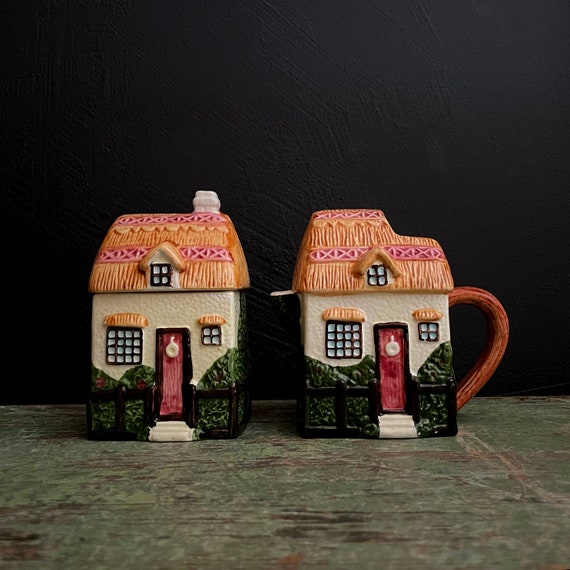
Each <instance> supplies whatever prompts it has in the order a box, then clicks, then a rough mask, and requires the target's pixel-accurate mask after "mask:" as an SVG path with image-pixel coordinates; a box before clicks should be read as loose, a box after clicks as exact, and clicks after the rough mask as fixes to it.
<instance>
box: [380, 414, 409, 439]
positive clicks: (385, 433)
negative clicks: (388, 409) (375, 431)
mask: <svg viewBox="0 0 570 570" xmlns="http://www.w3.org/2000/svg"><path fill="white" fill-rule="evenodd" d="M378 423H379V426H380V439H405V438H412V437H418V432H417V430H416V426H415V424H414V420H413V419H412V416H409V415H408V414H383V415H381V416H379V417H378Z"/></svg>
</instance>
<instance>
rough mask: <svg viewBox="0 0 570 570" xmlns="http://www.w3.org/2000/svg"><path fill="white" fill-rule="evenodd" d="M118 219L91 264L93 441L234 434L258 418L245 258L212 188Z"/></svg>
mask: <svg viewBox="0 0 570 570" xmlns="http://www.w3.org/2000/svg"><path fill="white" fill-rule="evenodd" d="M193 205H194V211H193V212H191V213H186V214H184V213H182V214H132V215H124V216H120V217H119V218H117V220H115V222H114V223H113V224H112V226H111V228H110V229H109V230H108V232H107V234H106V236H105V238H104V240H103V243H102V245H101V247H100V249H99V252H98V254H97V257H96V259H95V262H94V264H93V268H92V272H91V277H90V281H89V290H90V292H91V293H93V305H92V306H93V313H92V375H91V390H90V398H89V403H88V414H87V416H88V418H87V419H88V431H89V437H90V438H91V439H139V440H147V439H148V440H150V441H191V440H195V439H198V438H200V437H221V438H224V437H237V436H238V435H239V434H240V433H241V432H242V430H243V429H244V428H245V426H246V424H247V422H248V420H249V415H250V400H249V394H248V389H247V376H248V371H249V360H248V358H249V352H248V346H247V329H246V316H245V290H246V289H247V288H248V287H249V274H248V269H247V264H246V259H245V256H244V253H243V250H242V246H241V243H240V240H239V239H238V236H237V233H236V230H235V228H234V225H233V224H232V222H231V220H230V218H229V217H228V216H227V215H226V214H223V213H221V212H220V202H219V200H218V196H217V195H216V193H215V192H209V191H198V192H196V195H195V198H194V201H193Z"/></svg>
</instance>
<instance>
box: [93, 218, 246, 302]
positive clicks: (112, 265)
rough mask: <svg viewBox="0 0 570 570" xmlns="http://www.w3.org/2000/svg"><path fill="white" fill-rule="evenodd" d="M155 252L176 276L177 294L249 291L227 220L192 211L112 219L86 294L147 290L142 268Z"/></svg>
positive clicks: (240, 254) (243, 262) (234, 235)
mask: <svg viewBox="0 0 570 570" xmlns="http://www.w3.org/2000/svg"><path fill="white" fill-rule="evenodd" d="M157 254H160V256H162V258H166V259H168V260H169V262H170V263H171V264H172V265H173V267H174V268H176V269H177V271H178V272H179V273H178V275H179V277H178V278H179V283H178V285H179V287H178V289H179V290H210V289H214V290H224V289H244V288H247V287H249V274H248V269H247V263H246V260H245V256H244V253H243V249H242V247H241V243H240V241H239V238H238V235H237V232H236V230H235V228H234V225H233V223H232V221H231V220H230V218H229V217H228V216H227V215H225V214H222V213H220V212H204V211H194V212H192V213H189V214H131V215H125V216H120V217H119V218H117V219H116V220H115V222H114V223H113V225H112V226H111V228H110V229H109V231H108V232H107V235H106V236H105V239H104V240H103V243H102V245H101V247H100V249H99V252H98V254H97V257H96V259H95V262H94V264H93V268H92V271H91V278H90V280H89V291H91V292H92V293H102V292H127V291H143V290H144V291H149V290H151V288H150V287H149V286H148V277H147V270H148V264H149V262H150V260H151V259H152V258H153V257H154V256H155V255H157ZM152 290H154V291H156V290H161V289H160V288H157V287H153V288H152ZM162 291H164V289H162Z"/></svg>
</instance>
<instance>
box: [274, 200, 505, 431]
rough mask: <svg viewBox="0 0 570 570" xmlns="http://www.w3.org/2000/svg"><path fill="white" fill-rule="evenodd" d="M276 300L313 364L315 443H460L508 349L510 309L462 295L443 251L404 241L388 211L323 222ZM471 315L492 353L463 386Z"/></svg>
mask: <svg viewBox="0 0 570 570" xmlns="http://www.w3.org/2000/svg"><path fill="white" fill-rule="evenodd" d="M272 298H273V299H274V300H275V301H276V303H277V305H278V307H279V310H280V312H281V314H282V316H284V318H285V319H286V321H287V322H288V323H289V325H290V326H291V330H293V331H295V333H296V335H297V341H298V343H299V345H300V347H301V352H302V355H303V371H304V372H303V373H304V377H303V378H302V380H301V382H300V384H301V386H300V388H299V396H298V407H297V410H298V412H297V415H298V418H297V420H298V427H299V431H300V434H301V435H302V436H304V437H370V438H415V437H428V436H451V435H455V434H456V433H457V410H458V409H459V408H461V407H462V406H463V405H464V404H465V403H466V402H467V401H468V400H469V399H470V398H471V397H472V396H474V395H475V393H476V392H477V391H478V390H479V389H480V388H481V387H482V386H483V385H484V384H485V383H486V382H487V381H488V380H489V378H490V377H491V375H492V374H493V372H494V371H495V369H496V368H497V366H498V364H499V363H500V361H501V359H502V357H503V354H504V352H505V349H506V345H507V341H508V335H509V325H508V319H507V315H506V313H505V310H504V309H503V307H502V305H501V304H500V302H499V301H498V300H497V299H496V298H495V297H494V296H493V295H491V294H490V293H488V292H487V291H485V290H483V289H478V288H474V287H454V283H453V279H452V275H451V271H450V268H449V264H448V262H447V260H446V258H445V255H444V253H443V250H442V249H441V247H440V245H439V243H438V242H437V241H435V240H434V239H430V238H423V237H411V236H402V235H398V234H396V233H395V232H394V231H393V230H392V228H391V226H390V224H389V223H388V221H387V219H386V217H385V216H384V214H383V212H382V211H380V210H356V209H354V210H353V209H346V210H322V211H318V212H315V213H313V215H312V216H311V218H310V221H309V223H308V226H307V228H306V231H305V235H304V237H303V240H302V243H301V246H300V249H299V252H298V257H297V263H296V267H295V273H294V276H293V286H292V290H290V291H280V292H274V293H272ZM460 303H468V304H472V305H474V306H475V307H477V308H478V309H479V310H480V311H481V312H482V313H483V315H484V316H485V319H486V324H487V328H486V334H487V342H486V345H485V349H484V350H483V353H482V355H481V356H480V358H479V360H478V361H477V363H476V364H475V365H474V366H473V368H472V369H471V370H470V372H469V373H468V374H467V375H466V377H465V378H463V379H461V380H460V381H459V382H456V380H455V375H454V372H453V366H452V348H451V331H450V320H449V308H450V307H451V306H453V305H457V304H460ZM284 322H285V321H284Z"/></svg>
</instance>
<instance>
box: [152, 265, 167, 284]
mask: <svg viewBox="0 0 570 570" xmlns="http://www.w3.org/2000/svg"><path fill="white" fill-rule="evenodd" d="M150 286H151V287H172V265H171V264H170V263H152V264H151V266H150Z"/></svg>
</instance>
